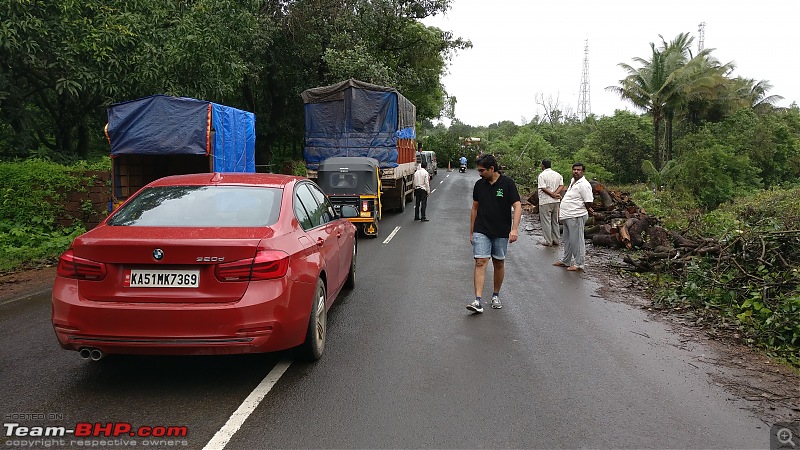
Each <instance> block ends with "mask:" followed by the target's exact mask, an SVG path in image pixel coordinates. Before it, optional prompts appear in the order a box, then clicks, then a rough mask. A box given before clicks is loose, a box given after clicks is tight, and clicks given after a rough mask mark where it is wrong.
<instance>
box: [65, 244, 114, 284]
mask: <svg viewBox="0 0 800 450" xmlns="http://www.w3.org/2000/svg"><path fill="white" fill-rule="evenodd" d="M56 274H57V275H58V276H60V277H64V278H76V279H79V280H91V281H100V280H102V279H103V278H105V277H106V265H105V264H103V263H99V262H96V261H90V260H88V259H83V258H78V257H77V256H75V254H74V253H73V252H72V250H67V251H65V252H64V253H62V254H61V257H60V258H58V268H57V269H56Z"/></svg>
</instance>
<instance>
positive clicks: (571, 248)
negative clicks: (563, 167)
mask: <svg viewBox="0 0 800 450" xmlns="http://www.w3.org/2000/svg"><path fill="white" fill-rule="evenodd" d="M584 169H585V168H584V166H583V163H579V162H576V163H575V164H573V165H572V181H570V183H569V187H568V188H567V190H566V191H565V192H564V194H563V195H562V198H561V207H560V208H559V213H558V220H560V221H561V222H562V223H563V224H564V257H563V258H561V260H560V261H556V262H554V263H553V265H554V266H559V267H566V268H567V270H569V271H577V270H583V269H584V262H585V257H586V244H585V242H584V237H583V227H584V225H586V220H587V219H588V218H589V214H592V215H594V210H593V209H592V203H593V202H594V196H593V195H592V185H591V184H589V182H588V181H587V180H586V178H585V177H584V176H583V172H584Z"/></svg>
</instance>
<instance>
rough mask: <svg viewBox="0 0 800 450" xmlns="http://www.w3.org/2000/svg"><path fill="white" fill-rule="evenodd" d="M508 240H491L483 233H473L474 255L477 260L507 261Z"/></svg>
mask: <svg viewBox="0 0 800 450" xmlns="http://www.w3.org/2000/svg"><path fill="white" fill-rule="evenodd" d="M507 249H508V238H494V239H491V238H489V236H486V235H485V234H482V233H472V254H473V255H474V256H475V259H483V258H489V257H491V258H494V259H506V250H507Z"/></svg>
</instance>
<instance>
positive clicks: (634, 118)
mask: <svg viewBox="0 0 800 450" xmlns="http://www.w3.org/2000/svg"><path fill="white" fill-rule="evenodd" d="M652 127H653V125H652V122H651V121H650V120H649V119H648V118H646V117H644V116H638V115H635V114H633V113H631V112H628V111H616V112H615V113H614V116H613V117H604V118H602V119H600V120H598V121H597V123H596V125H595V127H594V129H593V130H592V132H591V133H590V134H589V135H588V136H587V137H586V141H585V145H586V147H588V148H590V149H591V150H592V151H593V152H595V155H596V157H595V158H596V163H597V164H598V165H600V166H602V167H604V168H605V169H607V171H608V174H607V175H604V177H613V178H605V180H606V181H607V182H614V183H621V184H627V183H636V182H641V181H644V180H645V174H644V173H643V171H642V168H641V164H638V162H640V161H642V160H645V159H647V158H648V157H649V156H650V155H652V154H653V150H652V142H651V139H650V133H651V132H652Z"/></svg>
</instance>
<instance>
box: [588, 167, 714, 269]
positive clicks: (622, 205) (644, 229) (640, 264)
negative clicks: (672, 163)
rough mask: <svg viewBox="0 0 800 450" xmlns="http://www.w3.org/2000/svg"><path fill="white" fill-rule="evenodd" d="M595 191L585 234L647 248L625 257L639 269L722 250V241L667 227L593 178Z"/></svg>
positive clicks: (598, 241)
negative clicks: (682, 232)
mask: <svg viewBox="0 0 800 450" xmlns="http://www.w3.org/2000/svg"><path fill="white" fill-rule="evenodd" d="M590 183H591V185H592V192H593V194H594V199H595V201H594V208H593V209H594V211H595V213H594V216H593V217H591V216H590V217H589V220H588V221H587V222H586V231H585V236H586V238H587V239H591V241H592V245H596V246H603V247H625V248H627V249H642V250H645V252H643V254H642V256H641V257H640V258H639V259H633V258H632V257H630V256H627V255H626V256H625V257H624V258H623V261H625V263H627V264H629V265H631V266H633V268H634V269H635V270H637V271H642V272H649V271H652V270H656V269H659V268H660V267H661V266H663V264H664V263H665V262H666V261H669V263H670V265H673V266H681V265H683V264H685V263H686V261H688V260H689V259H691V258H692V257H693V256H695V255H705V254H718V253H719V250H720V249H719V245H718V244H717V243H716V242H714V241H713V240H712V239H708V238H688V237H686V236H684V235H682V234H680V233H677V232H675V231H670V230H667V229H665V228H664V227H662V226H661V224H660V223H659V220H658V219H657V218H656V217H651V216H648V215H647V213H646V212H645V211H644V209H642V208H640V207H638V206H637V205H636V204H635V203H634V202H633V200H631V198H630V196H629V195H628V194H626V193H620V192H617V191H612V190H609V189H606V187H605V186H604V185H603V184H601V183H599V182H596V181H591V182H590Z"/></svg>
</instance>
